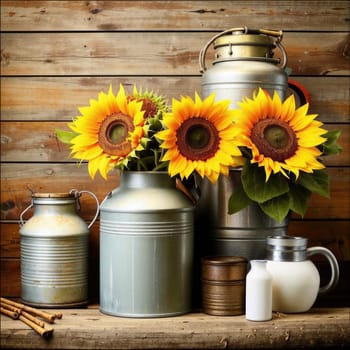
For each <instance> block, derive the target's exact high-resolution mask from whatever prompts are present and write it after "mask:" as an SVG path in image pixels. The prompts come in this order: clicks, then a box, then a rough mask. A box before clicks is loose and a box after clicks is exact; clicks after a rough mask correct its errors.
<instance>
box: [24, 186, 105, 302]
mask: <svg viewBox="0 0 350 350" xmlns="http://www.w3.org/2000/svg"><path fill="white" fill-rule="evenodd" d="M83 193H87V194H89V195H91V196H92V197H93V198H94V199H95V201H96V205H97V209H96V214H95V216H94V218H93V220H92V221H91V223H90V224H89V225H87V224H86V223H85V221H84V220H83V219H82V218H80V216H79V215H78V214H77V210H79V209H80V201H79V199H80V197H81V195H82V194H83ZM31 208H34V214H33V216H32V217H31V218H30V219H29V220H28V221H26V222H24V221H23V215H24V214H25V213H26V212H27V211H28V210H29V209H31ZM98 213H99V203H98V199H97V198H96V196H95V195H94V194H93V193H92V192H90V191H77V190H71V191H69V192H67V193H33V194H32V203H31V204H30V205H29V206H28V207H27V208H26V209H25V210H24V211H23V212H22V213H21V215H20V222H21V228H20V237H21V287H22V292H21V296H22V300H23V302H24V303H25V304H28V305H32V306H35V307H45V308H53V307H60V308H64V307H76V306H80V305H84V304H86V303H87V302H88V238H89V228H90V227H91V226H92V224H93V223H94V222H95V220H96V218H97V216H98Z"/></svg>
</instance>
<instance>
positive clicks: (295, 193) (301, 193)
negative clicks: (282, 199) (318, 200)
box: [289, 184, 311, 217]
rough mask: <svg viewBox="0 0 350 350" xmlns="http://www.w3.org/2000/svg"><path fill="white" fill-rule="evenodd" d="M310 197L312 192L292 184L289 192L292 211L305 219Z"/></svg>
mask: <svg viewBox="0 0 350 350" xmlns="http://www.w3.org/2000/svg"><path fill="white" fill-rule="evenodd" d="M310 196H311V192H310V191H309V190H308V189H306V188H305V187H303V186H298V185H295V184H291V185H290V192H289V197H290V209H291V210H292V211H294V212H296V213H298V214H299V215H300V216H302V217H303V216H304V214H305V213H306V210H307V204H308V200H309V198H310Z"/></svg>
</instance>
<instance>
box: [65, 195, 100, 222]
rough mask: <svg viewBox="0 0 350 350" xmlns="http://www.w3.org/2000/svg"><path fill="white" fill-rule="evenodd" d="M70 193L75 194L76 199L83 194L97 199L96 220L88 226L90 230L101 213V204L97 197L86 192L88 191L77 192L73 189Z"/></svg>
mask: <svg viewBox="0 0 350 350" xmlns="http://www.w3.org/2000/svg"><path fill="white" fill-rule="evenodd" d="M69 193H74V194H75V197H76V198H79V197H80V196H81V195H82V194H83V193H87V194H89V195H90V196H91V197H93V198H94V199H95V201H96V213H95V216H94V218H93V219H92V220H91V222H90V224H89V225H88V228H90V227H91V226H92V225H93V224H94V222H95V221H96V219H97V217H98V214H99V212H100V204H99V202H98V199H97V197H96V196H95V194H94V193H92V192H90V191H86V190H82V191H77V190H74V189H73V190H70V191H69Z"/></svg>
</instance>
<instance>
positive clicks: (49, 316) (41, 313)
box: [0, 297, 62, 323]
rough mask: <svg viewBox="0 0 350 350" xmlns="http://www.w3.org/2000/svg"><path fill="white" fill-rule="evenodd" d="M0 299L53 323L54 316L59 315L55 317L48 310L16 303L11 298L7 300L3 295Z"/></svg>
mask: <svg viewBox="0 0 350 350" xmlns="http://www.w3.org/2000/svg"><path fill="white" fill-rule="evenodd" d="M0 301H1V302H3V303H5V304H8V305H12V306H14V307H16V308H18V309H20V310H24V311H27V312H29V313H31V314H32V315H35V316H39V317H41V318H42V319H43V320H45V321H47V322H49V323H54V321H55V318H59V317H57V315H56V314H50V313H48V312H45V311H42V310H38V309H35V308H33V307H30V306H27V305H24V304H20V303H16V302H15V301H12V300H9V299H6V298H3V297H1V298H0ZM61 317H62V316H61Z"/></svg>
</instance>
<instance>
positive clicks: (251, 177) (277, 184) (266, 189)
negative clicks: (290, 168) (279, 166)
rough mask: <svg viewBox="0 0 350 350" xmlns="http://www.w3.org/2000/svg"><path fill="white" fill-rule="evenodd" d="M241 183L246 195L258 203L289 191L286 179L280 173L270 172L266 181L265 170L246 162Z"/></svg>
mask: <svg viewBox="0 0 350 350" xmlns="http://www.w3.org/2000/svg"><path fill="white" fill-rule="evenodd" d="M241 178H242V184H243V188H244V190H245V192H246V193H247V195H248V197H249V198H250V199H251V200H253V201H255V202H258V203H263V202H266V201H268V200H270V199H272V198H275V197H278V196H280V195H282V194H284V193H287V192H288V191H289V185H288V180H287V179H286V178H285V177H284V176H283V175H281V174H272V175H271V176H270V178H269V181H268V182H266V181H265V179H266V175H265V170H264V168H263V167H258V166H257V165H256V164H250V163H249V162H246V164H245V165H244V167H243V170H242V177H241Z"/></svg>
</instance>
